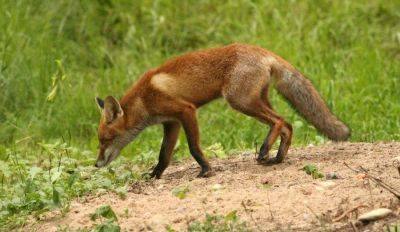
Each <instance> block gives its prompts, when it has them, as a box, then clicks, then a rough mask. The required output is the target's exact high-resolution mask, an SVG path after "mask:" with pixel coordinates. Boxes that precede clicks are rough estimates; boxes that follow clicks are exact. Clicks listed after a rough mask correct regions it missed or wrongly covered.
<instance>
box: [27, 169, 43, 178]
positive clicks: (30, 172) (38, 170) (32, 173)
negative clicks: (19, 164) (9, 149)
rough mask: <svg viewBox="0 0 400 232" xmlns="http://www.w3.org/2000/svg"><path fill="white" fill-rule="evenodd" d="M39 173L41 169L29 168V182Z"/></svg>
mask: <svg viewBox="0 0 400 232" xmlns="http://www.w3.org/2000/svg"><path fill="white" fill-rule="evenodd" d="M41 171H43V169H41V168H39V167H36V166H33V167H31V168H30V169H29V178H30V179H31V180H33V178H35V176H36V175H37V174H38V173H40V172H41Z"/></svg>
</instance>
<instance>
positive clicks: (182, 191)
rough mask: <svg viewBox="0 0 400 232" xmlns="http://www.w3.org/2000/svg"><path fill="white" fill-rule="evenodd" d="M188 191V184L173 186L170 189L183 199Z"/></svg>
mask: <svg viewBox="0 0 400 232" xmlns="http://www.w3.org/2000/svg"><path fill="white" fill-rule="evenodd" d="M188 192H189V187H188V186H181V187H177V188H174V189H173V190H172V194H173V195H174V196H176V197H177V198H179V199H184V198H185V197H186V194H187V193H188Z"/></svg>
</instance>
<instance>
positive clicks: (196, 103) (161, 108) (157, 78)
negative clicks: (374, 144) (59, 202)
mask: <svg viewBox="0 0 400 232" xmlns="http://www.w3.org/2000/svg"><path fill="white" fill-rule="evenodd" d="M270 86H274V87H275V89H276V90H277V92H278V93H279V94H280V95H282V96H283V97H284V98H285V99H286V100H287V101H288V102H289V103H290V104H291V106H292V107H293V108H294V109H295V110H297V112H298V113H299V114H300V115H301V116H302V117H303V118H305V119H306V120H307V121H308V122H309V123H311V124H312V125H313V126H314V127H315V128H316V129H317V130H318V131H319V132H320V133H321V134H323V135H325V136H326V137H328V138H329V139H331V140H333V141H345V140H347V139H348V138H349V137H350V134H351V133H350V128H349V127H348V126H347V125H346V124H345V123H344V122H342V121H341V120H340V119H338V117H336V116H335V115H334V114H333V113H332V112H331V111H330V109H329V108H328V107H327V105H326V104H325V102H324V100H323V99H322V97H321V96H320V94H319V93H318V92H317V90H316V89H315V87H314V86H313V85H312V83H311V81H310V80H309V79H307V78H306V77H305V75H303V74H302V73H301V72H299V71H298V70H297V69H295V68H294V67H293V66H292V65H291V64H290V63H289V62H288V61H286V60H284V59H283V58H281V57H280V56H278V55H276V54H275V53H273V52H271V51H269V50H266V49H264V48H262V47H260V46H256V45H249V44H241V43H233V44H229V45H226V46H222V47H216V48H209V49H205V50H200V51H194V52H189V53H187V54H184V55H181V56H177V57H175V58H172V59H170V60H167V61H166V62H165V63H164V64H162V65H160V66H159V67H157V68H153V69H150V70H148V71H147V72H145V73H144V74H143V75H142V76H141V77H140V78H139V79H138V81H136V83H135V84H134V85H133V86H132V87H131V88H130V89H129V90H128V91H127V92H126V93H125V94H124V95H123V97H122V98H121V99H120V100H117V99H116V98H114V97H113V96H107V97H106V98H105V99H104V100H103V99H101V98H98V97H96V102H97V104H98V107H99V108H100V109H101V118H100V123H99V127H98V139H99V153H98V157H97V161H96V163H95V166H96V167H98V168H100V167H104V166H106V165H108V164H109V163H110V162H111V161H113V160H114V159H115V158H116V157H117V156H118V155H119V154H120V152H121V150H122V149H123V148H124V147H125V146H126V145H127V144H129V143H130V142H131V141H133V140H134V139H135V137H136V136H137V135H138V134H139V133H140V132H142V131H143V130H144V129H145V128H146V127H148V126H151V125H154V124H162V125H163V130H164V136H163V140H162V144H161V149H160V152H159V160H158V163H157V164H156V165H155V167H154V168H153V170H152V172H151V173H150V177H152V178H161V176H162V174H163V172H164V171H165V169H166V168H167V167H168V165H169V163H170V161H171V157H172V155H173V151H174V148H175V145H176V142H177V140H178V135H179V133H180V130H181V127H183V130H184V132H185V135H186V138H187V143H188V147H189V151H190V154H191V155H192V156H193V158H194V159H195V160H196V161H197V163H198V164H199V166H200V172H199V174H198V177H208V176H211V175H213V170H212V167H211V166H210V163H209V161H208V160H207V159H206V157H205V155H204V153H203V151H202V149H201V146H200V133H199V125H198V121H197V118H196V112H197V109H198V108H199V107H201V106H203V105H205V104H207V103H209V102H211V101H213V100H215V99H217V98H223V99H225V100H226V101H227V102H228V104H229V106H231V107H232V108H233V109H234V110H236V111H239V112H241V113H243V114H245V115H248V116H250V117H253V118H255V119H256V120H258V121H260V122H261V123H262V124H265V125H267V126H269V127H270V129H269V132H268V134H267V135H266V137H265V139H264V141H263V143H262V146H261V147H260V150H259V152H258V156H257V158H256V160H257V162H258V163H260V164H265V165H274V164H279V163H281V162H283V161H284V159H285V157H286V156H287V153H288V150H289V146H290V145H291V141H292V135H293V128H292V126H291V124H290V123H289V122H287V121H286V120H285V119H284V118H283V117H282V116H280V115H278V114H277V113H276V112H275V111H274V109H273V108H272V106H271V104H270V101H269V99H268V92H269V90H270V88H269V87H270ZM278 137H280V144H279V147H278V151H277V154H276V156H275V157H269V151H270V149H271V147H272V146H273V144H274V143H275V141H276V140H277V138H278Z"/></svg>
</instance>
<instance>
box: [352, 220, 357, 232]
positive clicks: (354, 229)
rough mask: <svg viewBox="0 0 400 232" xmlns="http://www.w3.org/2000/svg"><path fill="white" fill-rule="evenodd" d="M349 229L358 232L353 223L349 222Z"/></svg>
mask: <svg viewBox="0 0 400 232" xmlns="http://www.w3.org/2000/svg"><path fill="white" fill-rule="evenodd" d="M350 225H351V228H353V231H354V232H358V229H357V227H356V225H355V224H354V222H350Z"/></svg>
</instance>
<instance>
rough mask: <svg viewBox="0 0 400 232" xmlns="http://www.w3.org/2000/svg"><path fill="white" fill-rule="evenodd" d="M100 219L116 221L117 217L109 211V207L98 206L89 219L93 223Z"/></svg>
mask: <svg viewBox="0 0 400 232" xmlns="http://www.w3.org/2000/svg"><path fill="white" fill-rule="evenodd" d="M100 217H104V218H107V219H111V220H113V221H118V218H117V215H116V214H115V213H114V211H113V210H112V209H111V207H110V206H109V205H102V206H100V207H99V208H97V209H96V211H95V212H94V213H92V214H91V215H90V219H91V220H92V221H95V220H96V219H98V218H100Z"/></svg>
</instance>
